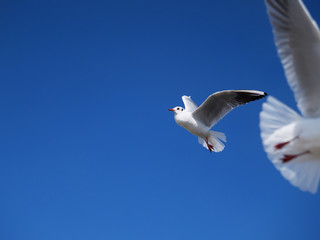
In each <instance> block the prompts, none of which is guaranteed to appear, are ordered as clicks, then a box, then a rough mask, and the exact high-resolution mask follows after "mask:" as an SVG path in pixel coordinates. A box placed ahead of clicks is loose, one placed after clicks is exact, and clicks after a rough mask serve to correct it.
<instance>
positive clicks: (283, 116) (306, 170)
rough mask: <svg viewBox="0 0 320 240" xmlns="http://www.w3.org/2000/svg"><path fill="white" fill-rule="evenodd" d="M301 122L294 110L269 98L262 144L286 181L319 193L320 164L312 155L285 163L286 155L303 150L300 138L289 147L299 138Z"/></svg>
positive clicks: (262, 124) (264, 110)
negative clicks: (299, 149)
mask: <svg viewBox="0 0 320 240" xmlns="http://www.w3.org/2000/svg"><path fill="white" fill-rule="evenodd" d="M299 120H301V116H300V115H299V114H298V113H296V112H295V111H294V110H292V109H291V108H289V107H288V106H286V105H285V104H283V103H281V102H280V101H278V100H277V99H275V98H273V97H268V99H267V101H266V102H265V103H264V104H263V106H262V111H261V113H260V129H261V138H262V143H263V146H264V150H265V151H266V153H267V155H268V157H269V159H270V160H271V162H272V163H273V164H274V166H275V167H276V168H277V169H278V170H279V171H280V172H281V174H282V176H283V177H284V178H285V179H287V180H288V181H289V182H290V183H291V184H292V185H294V186H296V187H298V188H300V189H301V190H303V191H310V192H311V193H315V192H316V191H317V189H318V183H319V179H320V161H319V160H318V159H313V157H312V156H311V155H310V154H302V155H301V156H297V157H296V158H294V159H293V160H289V161H284V157H285V156H292V155H291V154H292V151H293V149H297V148H299V139H296V140H295V141H292V143H291V144H287V142H288V141H289V142H290V141H291V140H293V139H295V138H296V137H297V136H296V131H295V122H297V121H299ZM279 143H280V144H279ZM281 143H282V144H281ZM286 144H287V145H286Z"/></svg>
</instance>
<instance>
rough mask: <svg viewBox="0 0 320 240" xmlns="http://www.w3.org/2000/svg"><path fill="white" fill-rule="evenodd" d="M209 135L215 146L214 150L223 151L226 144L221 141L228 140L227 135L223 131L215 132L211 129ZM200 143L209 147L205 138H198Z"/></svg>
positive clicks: (209, 140) (209, 139) (210, 141)
mask: <svg viewBox="0 0 320 240" xmlns="http://www.w3.org/2000/svg"><path fill="white" fill-rule="evenodd" d="M209 134H210V135H209V137H208V142H209V144H211V145H212V146H213V151H215V152H221V151H222V150H223V149H224V147H225V146H224V144H223V143H222V142H221V141H224V142H226V141H227V139H226V135H225V134H224V133H222V132H215V131H210V132H209ZM198 141H199V143H200V144H201V145H202V146H204V147H205V148H206V149H208V146H207V143H206V142H205V140H204V139H203V138H200V137H199V138H198Z"/></svg>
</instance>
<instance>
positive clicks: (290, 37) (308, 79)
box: [260, 0, 320, 193]
mask: <svg viewBox="0 0 320 240" xmlns="http://www.w3.org/2000/svg"><path fill="white" fill-rule="evenodd" d="M265 3H266V6H267V12H268V15H269V19H270V22H271V25H272V29H273V34H274V41H275V44H276V46H277V50H278V55H279V57H280V60H281V62H282V65H283V68H284V71H285V75H286V78H287V81H288V84H289V86H290V88H291V90H292V91H293V94H294V97H295V100H296V102H297V106H298V108H299V110H300V112H301V113H302V116H301V115H300V114H298V113H296V112H295V111H294V110H292V109H291V108H289V107H288V106H286V105H285V104H283V103H281V102H280V101H278V100H277V99H275V98H273V97H269V98H268V99H267V102H266V103H264V104H263V108H262V112H261V113H260V128H261V138H262V142H263V145H264V149H265V151H266V153H267V155H268V157H269V159H270V160H271V162H272V163H273V164H274V166H275V167H276V168H277V169H278V170H279V171H280V172H281V174H282V176H283V177H284V178H286V179H287V180H289V181H290V183H291V184H292V185H294V186H296V187H298V188H300V189H301V190H303V191H310V192H311V193H316V192H317V189H318V184H319V178H320V32H319V28H318V26H317V24H316V22H315V21H314V20H313V19H312V17H311V16H310V13H309V12H308V10H307V8H306V7H305V5H304V4H303V2H302V1H300V0H266V1H265Z"/></svg>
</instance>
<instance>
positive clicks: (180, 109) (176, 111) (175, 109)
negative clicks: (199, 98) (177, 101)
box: [168, 106, 184, 114]
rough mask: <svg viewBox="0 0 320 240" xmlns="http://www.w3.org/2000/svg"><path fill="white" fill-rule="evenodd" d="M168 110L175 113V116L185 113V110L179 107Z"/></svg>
mask: <svg viewBox="0 0 320 240" xmlns="http://www.w3.org/2000/svg"><path fill="white" fill-rule="evenodd" d="M168 110H169V111H172V112H174V114H179V113H182V112H183V111H184V108H183V107H180V106H179V107H175V108H169V109H168Z"/></svg>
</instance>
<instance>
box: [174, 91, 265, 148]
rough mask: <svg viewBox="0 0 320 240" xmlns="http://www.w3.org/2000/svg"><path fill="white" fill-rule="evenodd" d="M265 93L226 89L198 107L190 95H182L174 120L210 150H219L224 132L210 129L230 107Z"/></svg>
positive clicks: (222, 146) (257, 97) (260, 96)
mask: <svg viewBox="0 0 320 240" xmlns="http://www.w3.org/2000/svg"><path fill="white" fill-rule="evenodd" d="M266 95H267V94H266V93H265V92H261V91H255V90H228V91H221V92H216V93H214V94H212V95H210V96H209V97H208V98H207V99H206V100H205V101H204V102H203V103H202V104H201V105H200V106H199V107H198V106H197V104H195V103H194V102H193V101H192V99H191V97H187V96H183V97H182V101H183V103H184V106H185V108H183V107H175V108H170V109H169V111H172V112H174V120H175V121H176V123H177V124H178V125H180V126H181V127H184V128H185V129H186V130H188V131H189V132H190V133H192V134H194V135H196V136H197V137H198V141H199V143H200V144H201V145H202V146H204V147H205V148H207V149H209V151H210V152H212V151H214V152H221V151H222V150H223V149H224V147H225V146H224V144H223V143H222V142H221V141H223V142H226V136H225V134H224V133H221V132H215V131H210V129H211V128H212V127H213V126H214V125H215V124H216V123H217V122H219V121H220V120H221V119H222V118H223V117H224V116H225V115H226V114H227V113H229V112H230V111H231V110H232V109H234V108H236V107H238V106H241V105H243V104H246V103H248V102H251V101H254V100H257V99H260V98H263V97H265V96H266Z"/></svg>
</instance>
